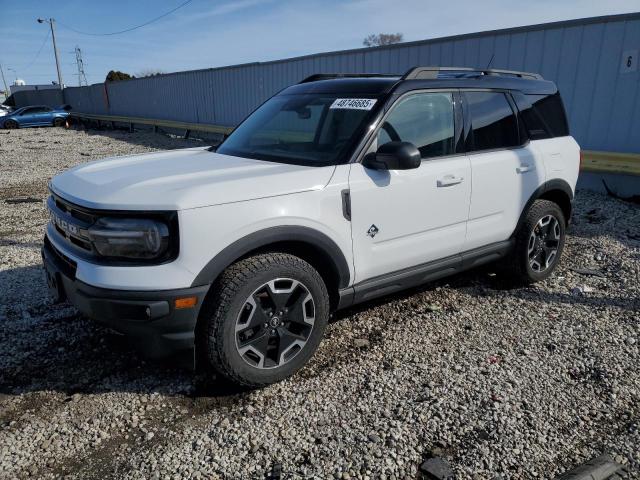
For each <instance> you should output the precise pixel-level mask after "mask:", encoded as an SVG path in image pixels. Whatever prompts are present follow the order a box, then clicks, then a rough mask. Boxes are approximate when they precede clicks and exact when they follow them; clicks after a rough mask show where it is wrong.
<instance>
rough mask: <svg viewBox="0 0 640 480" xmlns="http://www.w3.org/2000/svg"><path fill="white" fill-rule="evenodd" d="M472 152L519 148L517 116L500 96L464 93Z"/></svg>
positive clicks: (498, 94) (501, 95)
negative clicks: (469, 121) (470, 132)
mask: <svg viewBox="0 0 640 480" xmlns="http://www.w3.org/2000/svg"><path fill="white" fill-rule="evenodd" d="M465 98H466V101H467V108H468V109H469V118H470V120H471V130H472V135H471V148H470V150H471V151H479V150H492V149H496V148H508V147H516V146H518V145H520V140H519V136H518V121H517V119H516V115H515V113H514V112H513V109H512V108H511V105H510V104H509V102H508V101H507V98H506V97H505V95H504V93H502V92H466V93H465Z"/></svg>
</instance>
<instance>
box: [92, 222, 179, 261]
mask: <svg viewBox="0 0 640 480" xmlns="http://www.w3.org/2000/svg"><path fill="white" fill-rule="evenodd" d="M88 233H89V238H90V239H91V242H92V243H93V246H94V248H95V249H96V251H97V252H98V253H99V254H100V255H102V256H105V257H121V258H122V257H124V258H138V259H154V258H158V257H160V256H162V255H163V254H164V253H166V251H167V249H168V247H169V228H168V226H167V225H166V224H165V223H163V222H159V221H156V220H149V219H144V218H140V219H137V218H109V217H104V218H100V219H98V220H97V221H96V222H95V223H94V224H93V225H92V226H91V227H89V230H88Z"/></svg>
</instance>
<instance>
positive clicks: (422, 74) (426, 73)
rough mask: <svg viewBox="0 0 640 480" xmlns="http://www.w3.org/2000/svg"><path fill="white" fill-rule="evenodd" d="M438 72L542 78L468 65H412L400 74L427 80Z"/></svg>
mask: <svg viewBox="0 0 640 480" xmlns="http://www.w3.org/2000/svg"><path fill="white" fill-rule="evenodd" d="M440 73H444V74H447V73H448V74H450V75H455V74H456V73H459V74H460V75H469V74H477V75H479V76H480V75H490V76H496V75H497V76H500V75H504V76H509V77H518V78H528V79H533V80H542V75H540V74H538V73H530V72H518V71H515V70H497V69H494V68H484V69H482V68H469V67H413V68H410V69H409V70H407V72H406V73H405V74H404V75H403V76H402V79H403V80H417V79H420V80H428V79H436V78H438V75H439V74H440Z"/></svg>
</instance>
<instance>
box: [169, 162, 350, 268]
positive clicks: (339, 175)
mask: <svg viewBox="0 0 640 480" xmlns="http://www.w3.org/2000/svg"><path fill="white" fill-rule="evenodd" d="M348 167H349V166H348V165H339V166H337V167H336V170H335V172H334V175H333V177H332V179H331V181H330V182H329V184H328V185H327V186H326V187H324V188H321V189H317V190H312V191H307V192H301V193H296V194H291V195H281V196H277V197H271V198H263V199H257V200H251V201H245V202H236V203H230V204H225V205H217V206H211V207H204V208H194V209H189V210H183V211H181V212H180V256H179V258H178V260H177V261H179V262H181V263H182V264H183V265H184V266H185V268H187V269H189V270H190V271H192V272H195V273H196V274H198V273H199V272H201V271H202V270H203V269H204V268H205V267H206V266H207V264H208V263H209V262H210V261H211V260H212V259H214V258H215V257H216V255H218V254H220V253H221V252H222V251H223V250H224V249H225V248H226V247H227V246H229V245H231V244H233V243H234V242H237V241H240V240H242V239H243V238H246V237H248V236H249V235H252V234H254V233H255V232H260V231H263V230H266V229H269V228H272V227H282V226H298V227H306V228H309V229H311V230H314V231H317V232H319V233H321V234H323V235H325V236H326V237H328V238H329V239H331V240H332V241H333V243H335V244H336V246H337V247H338V248H339V249H340V251H341V252H342V255H344V257H345V259H346V262H347V264H348V268H349V278H350V279H352V278H353V260H352V250H351V225H350V223H349V221H348V220H346V219H345V218H344V216H343V215H342V197H341V191H342V190H343V189H345V188H347V185H348V183H347V179H348ZM212 280H213V279H208V281H212Z"/></svg>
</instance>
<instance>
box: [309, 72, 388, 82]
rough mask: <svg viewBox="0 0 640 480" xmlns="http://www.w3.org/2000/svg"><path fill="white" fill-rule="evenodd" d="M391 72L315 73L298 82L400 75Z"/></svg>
mask: <svg viewBox="0 0 640 480" xmlns="http://www.w3.org/2000/svg"><path fill="white" fill-rule="evenodd" d="M398 76H399V75H394V74H389V73H315V74H313V75H310V76H308V77H307V78H305V79H304V80H301V81H300V82H298V83H307V82H315V81H317V80H330V79H332V78H363V77H365V78H372V77H398Z"/></svg>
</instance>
